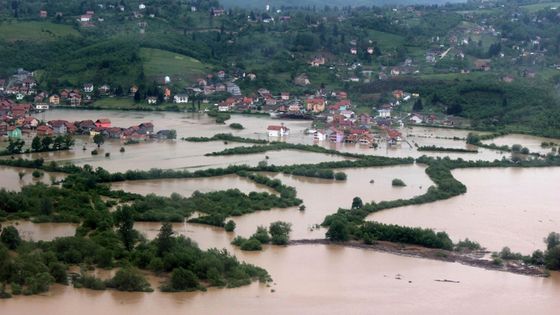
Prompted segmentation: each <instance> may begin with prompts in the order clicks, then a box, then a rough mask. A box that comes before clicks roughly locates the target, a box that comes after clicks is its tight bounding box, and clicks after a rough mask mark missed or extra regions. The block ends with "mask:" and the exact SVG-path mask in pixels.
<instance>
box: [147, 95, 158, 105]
mask: <svg viewBox="0 0 560 315" xmlns="http://www.w3.org/2000/svg"><path fill="white" fill-rule="evenodd" d="M146 101H147V102H148V104H150V105H155V104H157V97H155V96H148V97H147V98H146Z"/></svg>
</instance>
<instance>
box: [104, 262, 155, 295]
mask: <svg viewBox="0 0 560 315" xmlns="http://www.w3.org/2000/svg"><path fill="white" fill-rule="evenodd" d="M106 284H107V286H108V287H110V288H115V289H117V290H119V291H128V292H135V291H137V292H149V291H152V289H151V288H150V284H149V283H148V281H147V280H146V278H145V277H144V276H143V275H142V274H141V273H140V271H138V269H136V268H130V267H128V268H123V269H121V270H119V271H117V273H116V274H115V276H114V277H113V278H112V279H111V280H109V281H107V283H106Z"/></svg>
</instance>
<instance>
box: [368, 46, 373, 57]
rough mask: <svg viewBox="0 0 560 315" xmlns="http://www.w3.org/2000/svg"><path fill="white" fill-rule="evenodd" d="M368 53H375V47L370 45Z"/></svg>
mask: <svg viewBox="0 0 560 315" xmlns="http://www.w3.org/2000/svg"><path fill="white" fill-rule="evenodd" d="M367 53H368V54H370V55H373V53H374V49H373V47H368V48H367Z"/></svg>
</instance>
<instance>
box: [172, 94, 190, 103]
mask: <svg viewBox="0 0 560 315" xmlns="http://www.w3.org/2000/svg"><path fill="white" fill-rule="evenodd" d="M188 102H189V95H188V94H175V96H173V103H177V104H185V103H188Z"/></svg>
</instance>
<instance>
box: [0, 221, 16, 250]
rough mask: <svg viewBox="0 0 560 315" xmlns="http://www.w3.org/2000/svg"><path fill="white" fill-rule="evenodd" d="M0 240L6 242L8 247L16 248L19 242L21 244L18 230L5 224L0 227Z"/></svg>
mask: <svg viewBox="0 0 560 315" xmlns="http://www.w3.org/2000/svg"><path fill="white" fill-rule="evenodd" d="M0 241H2V243H4V244H6V246H8V248H9V249H16V248H17V247H18V246H19V244H21V237H20V236H19V232H18V230H17V229H16V228H15V227H13V226H7V227H5V228H4V229H2V234H0Z"/></svg>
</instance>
